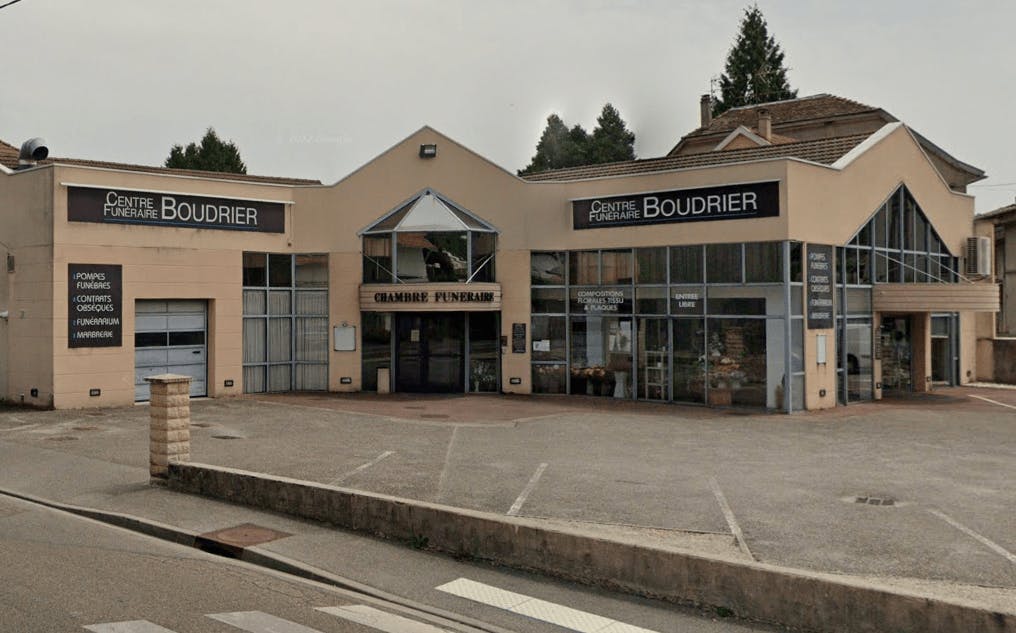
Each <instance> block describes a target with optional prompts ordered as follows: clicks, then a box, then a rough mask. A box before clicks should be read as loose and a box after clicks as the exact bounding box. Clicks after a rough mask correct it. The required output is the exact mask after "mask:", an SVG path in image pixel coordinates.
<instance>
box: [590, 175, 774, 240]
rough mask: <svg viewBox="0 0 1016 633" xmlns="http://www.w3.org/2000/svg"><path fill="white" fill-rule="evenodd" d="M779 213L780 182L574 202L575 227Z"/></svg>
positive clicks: (630, 224)
mask: <svg viewBox="0 0 1016 633" xmlns="http://www.w3.org/2000/svg"><path fill="white" fill-rule="evenodd" d="M779 215H780V183H779V182H755V183H747V184H741V185H725V186H722V187H707V188H704V189H679V190H675V191H654V192H652V193H639V194H631V195H624V196H609V197H603V198H587V199H584V200H574V201H572V224H573V227H574V228H575V229H598V228H609V227H615V226H641V225H643V224H668V223H675V222H702V221H706V220H742V219H748V218H769V217H776V216H779Z"/></svg>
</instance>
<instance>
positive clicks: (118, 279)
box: [67, 264, 123, 347]
mask: <svg viewBox="0 0 1016 633" xmlns="http://www.w3.org/2000/svg"><path fill="white" fill-rule="evenodd" d="M122 344H123V269H122V268H121V267H120V266H115V265H109V264H68V265H67V347H120V346H121V345H122Z"/></svg>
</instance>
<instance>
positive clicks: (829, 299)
mask: <svg viewBox="0 0 1016 633" xmlns="http://www.w3.org/2000/svg"><path fill="white" fill-rule="evenodd" d="M805 273H806V278H807V280H808V294H807V305H808V307H807V313H808V329H809V330H828V329H831V328H832V327H833V247H832V246H823V245H819V244H808V261H807V263H806V265H805Z"/></svg>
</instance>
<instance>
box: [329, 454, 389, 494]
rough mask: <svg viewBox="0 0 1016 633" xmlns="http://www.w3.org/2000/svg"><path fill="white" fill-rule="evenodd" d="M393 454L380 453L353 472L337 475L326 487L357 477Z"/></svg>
mask: <svg viewBox="0 0 1016 633" xmlns="http://www.w3.org/2000/svg"><path fill="white" fill-rule="evenodd" d="M394 454H395V453H394V452H393V451H385V452H383V453H381V454H380V455H378V456H377V457H375V458H374V459H372V460H370V461H369V462H367V463H366V464H362V465H360V466H357V467H356V468H354V469H353V470H351V471H349V472H348V473H344V474H342V475H339V476H338V477H336V478H335V479H333V480H331V481H330V482H328V485H330V486H334V485H335V484H337V483H339V482H340V481H343V480H345V479H349V478H350V477H352V476H353V475H357V474H359V473H362V472H363V471H365V470H367V469H368V468H370V467H371V466H374V465H376V464H377V463H378V462H380V461H381V460H383V459H385V458H387V457H391V456H392V455H394Z"/></svg>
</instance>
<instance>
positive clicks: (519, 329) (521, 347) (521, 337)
mask: <svg viewBox="0 0 1016 633" xmlns="http://www.w3.org/2000/svg"><path fill="white" fill-rule="evenodd" d="M525 353H526V324H525V323H512V354H525Z"/></svg>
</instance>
